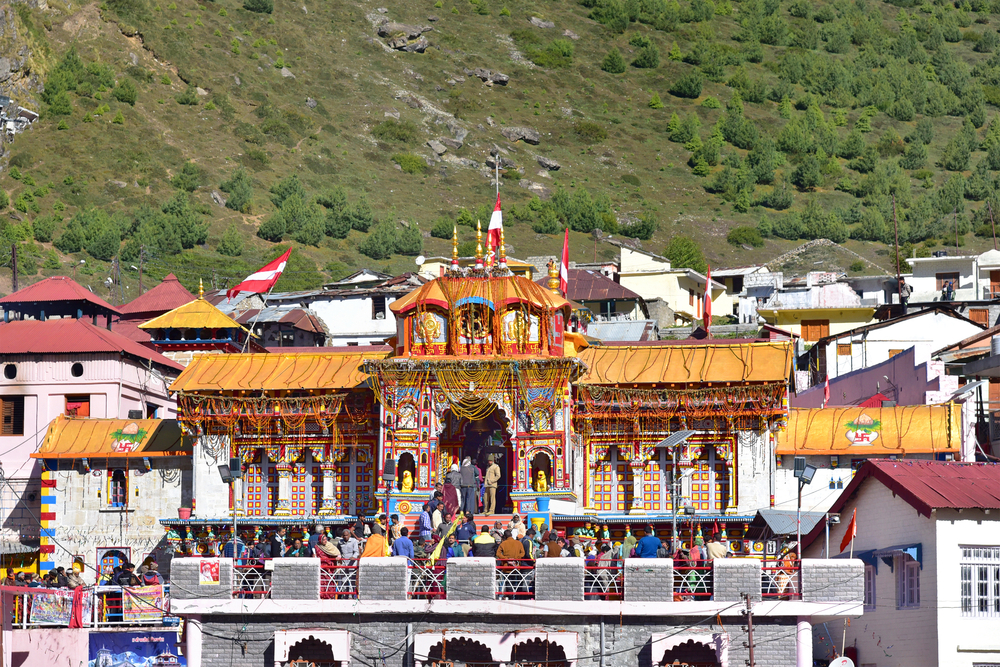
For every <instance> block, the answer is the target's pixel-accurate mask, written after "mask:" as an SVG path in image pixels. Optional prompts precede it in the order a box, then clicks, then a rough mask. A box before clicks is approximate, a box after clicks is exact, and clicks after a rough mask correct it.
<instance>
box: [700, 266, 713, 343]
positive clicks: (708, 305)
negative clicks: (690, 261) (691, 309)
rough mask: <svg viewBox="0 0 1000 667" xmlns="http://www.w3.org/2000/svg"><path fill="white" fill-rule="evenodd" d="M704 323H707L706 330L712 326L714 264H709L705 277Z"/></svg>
mask: <svg viewBox="0 0 1000 667" xmlns="http://www.w3.org/2000/svg"><path fill="white" fill-rule="evenodd" d="M702 324H704V325H705V332H706V333H708V332H709V331H710V330H711V328H712V265H711V264H709V265H708V275H707V276H706V278H705V312H704V318H703V319H702Z"/></svg>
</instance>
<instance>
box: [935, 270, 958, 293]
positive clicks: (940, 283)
mask: <svg viewBox="0 0 1000 667" xmlns="http://www.w3.org/2000/svg"><path fill="white" fill-rule="evenodd" d="M934 280H935V283H936V284H937V290H938V291H939V292H940V291H941V289H942V288H943V287H944V286H945V285H947V284H948V283H951V286H952V287H953V288H954V289H958V272H957V271H955V272H954V273H937V274H935V275H934Z"/></svg>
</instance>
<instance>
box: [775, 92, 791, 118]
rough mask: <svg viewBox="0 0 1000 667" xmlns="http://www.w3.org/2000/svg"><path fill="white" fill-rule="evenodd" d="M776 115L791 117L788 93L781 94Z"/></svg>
mask: <svg viewBox="0 0 1000 667" xmlns="http://www.w3.org/2000/svg"><path fill="white" fill-rule="evenodd" d="M778 115H779V116H781V117H782V118H791V117H792V101H791V100H790V99H788V95H785V96H783V97H782V98H781V102H779V103H778Z"/></svg>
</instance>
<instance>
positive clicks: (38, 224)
mask: <svg viewBox="0 0 1000 667" xmlns="http://www.w3.org/2000/svg"><path fill="white" fill-rule="evenodd" d="M58 222H61V219H60V218H59V217H58V216H56V215H43V216H40V217H38V218H36V219H35V221H34V222H33V223H32V225H31V227H32V230H33V231H34V235H35V240H36V241H38V242H39V243H48V242H49V241H51V240H52V235H53V234H54V233H55V231H56V223H58Z"/></svg>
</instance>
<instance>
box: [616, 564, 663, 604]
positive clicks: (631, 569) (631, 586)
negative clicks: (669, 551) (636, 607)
mask: <svg viewBox="0 0 1000 667" xmlns="http://www.w3.org/2000/svg"><path fill="white" fill-rule="evenodd" d="M673 588H674V561H672V560H671V559H669V558H628V559H626V560H625V601H626V602H664V601H666V600H672V599H673Z"/></svg>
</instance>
